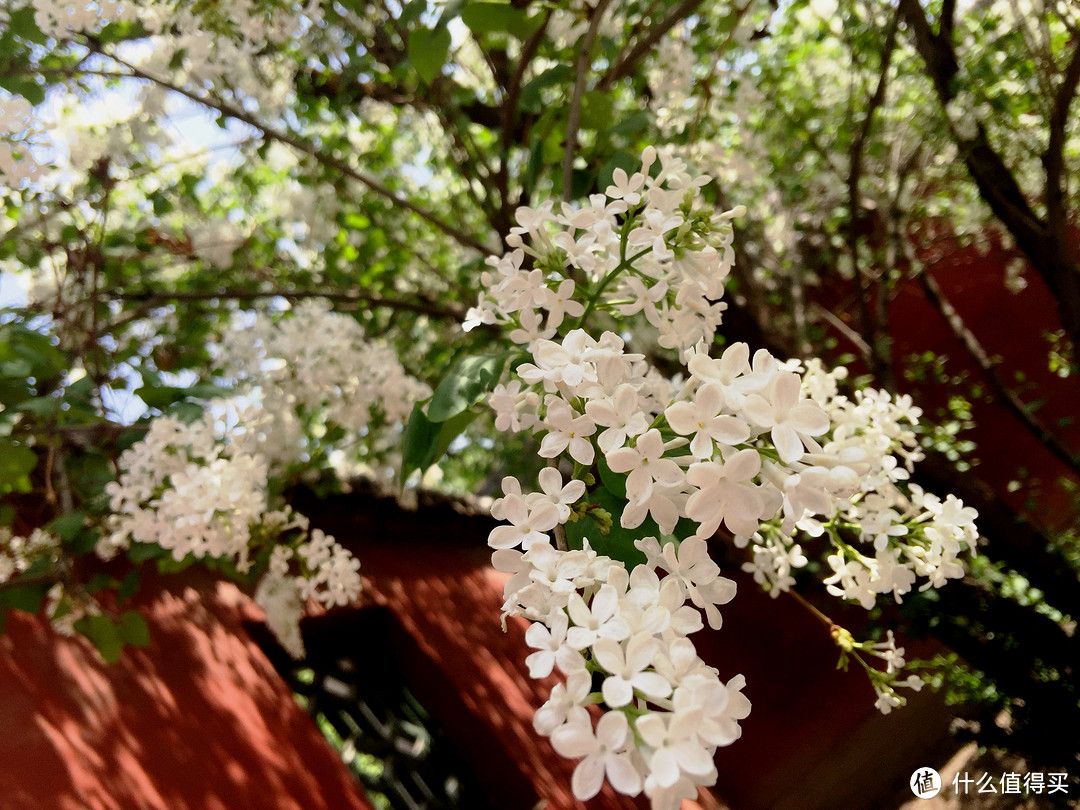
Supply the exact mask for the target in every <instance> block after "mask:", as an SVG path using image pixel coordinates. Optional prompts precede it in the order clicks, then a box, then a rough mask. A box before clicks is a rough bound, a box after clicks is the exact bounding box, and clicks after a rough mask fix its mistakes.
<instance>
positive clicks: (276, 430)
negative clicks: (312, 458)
mask: <svg viewBox="0 0 1080 810" xmlns="http://www.w3.org/2000/svg"><path fill="white" fill-rule="evenodd" d="M217 363H218V366H219V368H220V370H221V372H222V374H223V375H224V376H226V377H228V378H230V379H235V380H236V381H237V382H238V383H239V385H240V386H241V388H242V389H243V390H245V391H247V392H249V393H250V394H251V395H252V396H254V397H256V398H257V399H258V401H259V402H260V404H261V406H262V409H263V411H264V412H265V413H266V414H268V415H270V416H272V418H273V426H272V429H268V430H266V431H265V434H266V435H265V436H264V437H263V441H262V443H261V445H260V450H261V452H263V453H264V454H265V455H266V456H267V457H268V458H269V460H270V463H271V466H276V465H278V464H283V463H289V462H291V461H295V460H298V459H299V458H300V456H301V455H302V454H304V453H309V454H310V452H311V450H312V447H311V443H312V442H313V441H317V438H316V437H318V436H319V435H325V433H326V431H327V430H328V428H330V427H338V428H341V429H343V430H344V431H345V432H346V436H345V437H343V438H342V439H341V440H340V441H339V442H337V444H338V445H342V446H349V447H352V448H353V449H354V450H356V451H357V453H359V452H360V451H361V450H363V451H365V452H366V456H365V457H364V458H360V457H358V458H356V459H352V460H351V461H349V460H346V459H344V458H342V459H338V460H337V461H338V465H339V467H343V469H341V470H340V471H341V472H343V473H355V472H357V471H358V469H359V468H354V467H355V465H357V464H360V463H361V462H363V461H365V460H366V461H368V462H371V463H368V464H367V465H366V466H365V467H364V469H363V471H364V472H367V473H368V474H370V475H375V476H377V477H378V476H382V477H387V476H389V477H392V475H393V469H391V468H392V467H393V466H394V465H393V463H392V459H388V458H386V457H387V455H388V452H389V450H390V448H396V446H397V444H398V443H399V439H398V436H397V435H396V434H395V433H394V432H393V430H379V429H378V428H380V427H386V428H396V426H398V425H400V424H402V423H403V422H404V421H405V420H407V419H408V417H409V414H410V413H411V411H412V407H413V403H414V402H417V401H420V400H423V399H425V398H426V397H428V396H429V395H430V394H431V390H430V389H429V388H428V387H427V386H426V385H425V384H423V383H422V382H420V381H418V380H417V379H415V378H414V377H412V376H410V375H409V374H408V373H407V372H406V371H405V369H404V368H403V367H402V365H401V362H400V361H399V360H398V358H397V356H396V355H395V354H394V352H393V351H392V350H391V349H389V348H388V347H386V346H384V345H382V344H379V343H375V342H372V341H370V340H369V339H368V337H367V335H365V334H364V330H363V328H362V327H361V326H360V324H359V323H357V321H356V319H354V318H351V317H349V316H347V315H342V314H339V313H335V312H332V311H331V310H330V309H329V308H328V307H327V306H326V305H325V304H323V303H321V302H316V301H307V302H304V303H301V304H299V305H297V306H296V307H295V308H294V309H293V311H292V312H291V313H290V317H278V318H271V317H269V316H267V315H262V314H260V315H259V316H257V317H256V319H255V322H254V323H253V324H251V325H250V326H248V327H246V328H236V329H233V330H230V331H229V332H228V333H227V334H226V335H225V336H224V337H223V338H222V340H221V343H220V346H219V351H218V359H217ZM379 459H382V460H383V461H389V462H390V463H389V464H382V465H378V464H375V463H374V462H375V461H377V460H379ZM350 463H351V464H352V465H353V467H350V466H349V464H350Z"/></svg>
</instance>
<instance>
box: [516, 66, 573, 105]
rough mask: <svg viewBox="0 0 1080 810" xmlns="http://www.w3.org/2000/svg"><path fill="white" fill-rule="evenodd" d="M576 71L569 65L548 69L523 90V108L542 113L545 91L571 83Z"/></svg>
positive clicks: (528, 83)
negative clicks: (548, 88)
mask: <svg viewBox="0 0 1080 810" xmlns="http://www.w3.org/2000/svg"><path fill="white" fill-rule="evenodd" d="M573 75H574V71H573V69H572V68H571V67H570V66H569V65H556V66H555V67H551V68H548V69H547V70H545V71H544V72H543V73H541V74H540V75H539V76H537V77H536V78H535V79H532V80H531V81H529V82H527V83H526V84H525V86H524V87H523V88H521V107H522V109H525V110H528V111H530V112H540V107H541V105H542V104H543V91H544V89H545V88H547V87H554V86H555V85H557V84H562V83H563V82H569V81H570V79H571V78H572V77H573Z"/></svg>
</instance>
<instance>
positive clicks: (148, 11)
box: [33, 0, 322, 115]
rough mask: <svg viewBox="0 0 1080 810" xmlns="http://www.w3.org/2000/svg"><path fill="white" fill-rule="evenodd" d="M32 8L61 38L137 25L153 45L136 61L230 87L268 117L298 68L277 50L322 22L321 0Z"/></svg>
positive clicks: (55, 1)
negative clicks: (118, 24)
mask: <svg viewBox="0 0 1080 810" xmlns="http://www.w3.org/2000/svg"><path fill="white" fill-rule="evenodd" d="M33 6H34V9H35V13H34V19H35V22H36V23H37V25H38V27H39V28H40V29H41V30H42V32H43V33H45V34H46V35H47V36H50V37H53V38H54V39H59V40H63V39H68V38H70V37H72V36H73V35H78V34H97V33H99V32H100V31H101V29H102V28H104V27H105V26H106V25H108V24H110V23H115V22H132V23H134V22H138V23H139V24H141V25H142V27H143V28H144V29H145V30H146V32H147V33H148V34H149V35H150V37H151V43H152V45H153V47H152V48H150V49H146V50H144V51H143V52H142V53H141V55H140V56H139V58H144V59H145V60H146V61H144V62H142V63H141V64H140V67H141V68H142V69H144V70H145V71H147V72H149V73H151V74H153V75H155V76H159V77H160V78H162V79H164V80H168V81H170V82H172V83H176V84H181V85H184V84H186V85H189V86H192V87H198V88H200V89H201V88H203V87H208V86H209V87H228V88H230V92H231V93H233V94H234V95H235V96H236V97H237V98H238V99H241V100H245V101H250V102H251V103H253V104H255V105H257V107H258V109H259V110H260V111H261V112H264V113H266V114H269V115H272V114H274V113H275V112H280V111H281V110H282V109H283V108H284V107H285V105H286V103H287V101H288V99H289V98H290V97H291V95H292V79H293V75H294V74H295V70H296V69H295V65H294V66H291V67H290V66H289V65H288V63H287V60H283V59H281V58H280V57H279V56H276V55H275V53H276V52H279V51H280V50H281V49H280V46H281V45H282V43H284V42H285V41H286V40H287V39H288V38H290V37H293V36H296V35H299V34H302V33H304V32H306V31H309V30H310V29H311V27H312V26H317V25H318V24H319V23H320V22H321V21H322V8H321V0H308V2H306V3H304V2H280V3H273V4H270V5H266V4H262V3H257V2H255V0H230V2H228V3H214V4H208V5H206V6H204V7H200V6H199V5H198V4H190V3H181V2H175V0H152V1H151V2H132V0H77V1H76V2H72V0H33ZM174 60H175V61H178V62H179V63H180V67H179V69H178V68H177V67H176V64H175V62H174Z"/></svg>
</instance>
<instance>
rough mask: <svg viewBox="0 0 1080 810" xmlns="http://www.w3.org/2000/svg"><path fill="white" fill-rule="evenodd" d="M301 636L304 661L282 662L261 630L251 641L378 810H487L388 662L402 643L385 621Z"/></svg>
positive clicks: (338, 621) (360, 619) (371, 613)
mask: <svg viewBox="0 0 1080 810" xmlns="http://www.w3.org/2000/svg"><path fill="white" fill-rule="evenodd" d="M301 628H302V630H303V637H304V644H305V646H306V648H307V657H306V658H305V659H304V660H302V661H294V660H293V659H292V658H291V657H289V655H288V654H287V653H285V651H284V650H283V649H281V647H280V646H279V645H278V644H277V642H276V641H275V640H274V639H273V637H272V636H271V635H270V633H269V631H268V630H267V629H266V628H265V626H262V625H255V626H251V627H249V631H250V632H251V635H252V637H253V638H254V639H255V640H256V642H257V643H258V644H259V645H260V646H261V647H262V648H263V650H264V651H265V652H266V654H267V656H268V657H269V658H270V660H271V662H272V663H273V665H274V667H275V668H276V669H277V671H278V673H279V674H280V675H281V676H282V678H283V679H284V680H285V682H286V683H287V684H288V685H289V688H290V689H291V690H292V691H293V693H294V695H295V696H296V699H297V701H298V702H299V703H300V705H301V706H303V707H304V709H305V710H306V711H307V712H308V714H309V715H310V716H311V717H312V719H313V720H314V721H315V723H316V725H317V726H318V727H319V730H320V731H322V733H323V735H324V736H325V737H326V738H327V739H328V740H329V741H330V743H331V744H332V745H333V746H334V748H335V749H337V751H338V752H339V753H340V754H341V758H342V761H343V762H345V764H346V765H347V766H348V767H349V768H350V770H351V771H352V772H353V774H354V775H355V776H356V778H357V780H358V781H359V782H360V784H361V785H362V786H363V787H364V790H365V791H366V792H367V794H368V798H369V800H370V801H371V802H372V804H373V805H374V806H375V807H376V808H379V810H456V809H457V808H462V809H463V810H464V809H466V808H467V809H468V810H494V807H495V806H494V805H493V804H492V802H491V801H490V799H489V798H488V796H487V795H486V792H485V790H484V788H483V786H482V785H481V784H480V783H479V781H478V780H477V779H476V777H475V775H474V774H473V773H472V772H471V770H470V768H469V767H468V765H467V764H466V763H465V762H464V761H463V760H462V758H461V757H460V756H459V755H458V752H457V748H456V746H455V745H454V743H453V742H452V741H451V740H450V739H449V738H448V737H447V735H446V734H445V733H444V732H443V730H442V729H441V728H440V727H439V724H438V723H437V721H436V720H435V719H434V718H433V717H432V716H431V714H430V713H429V712H428V711H426V710H425V708H424V707H423V706H422V705H421V704H420V702H419V701H418V700H417V698H416V697H415V695H414V694H413V690H410V689H409V687H408V679H407V677H406V676H405V674H404V673H403V672H402V669H401V666H400V664H399V656H398V655H397V654H396V652H395V651H396V650H398V649H399V645H400V644H401V641H402V640H401V637H402V636H403V635H404V634H403V631H402V630H401V629H400V627H398V625H397V622H396V621H395V620H394V618H393V616H392V614H391V613H390V612H389V611H386V610H383V609H379V608H368V609H363V610H355V611H352V610H350V611H340V612H336V613H332V614H330V615H328V616H323V617H318V618H314V619H306V620H304V622H302V624H301ZM343 642H344V643H343Z"/></svg>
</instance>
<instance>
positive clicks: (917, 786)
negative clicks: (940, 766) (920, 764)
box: [908, 768, 941, 799]
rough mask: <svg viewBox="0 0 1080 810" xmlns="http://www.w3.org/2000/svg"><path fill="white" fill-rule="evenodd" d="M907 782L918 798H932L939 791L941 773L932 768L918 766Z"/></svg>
mask: <svg viewBox="0 0 1080 810" xmlns="http://www.w3.org/2000/svg"><path fill="white" fill-rule="evenodd" d="M908 784H910V785H911V792H912V793H914V794H915V795H916V796H918V797H919V798H920V799H932V798H934V797H935V796H937V795H938V793H939V792H940V791H941V775H940V774H939V773H938V772H937V771H935V770H934V769H933V768H919V769H918V770H917V771H915V773H913V774H912V775H911V781H910V782H909V783H908Z"/></svg>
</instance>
